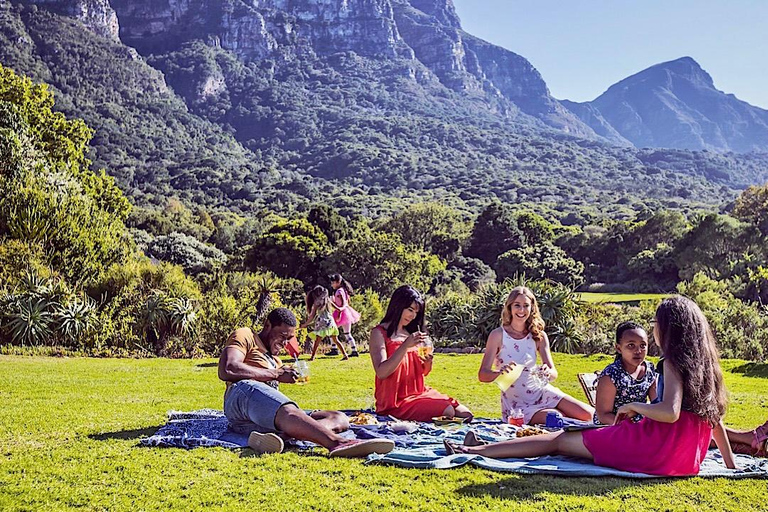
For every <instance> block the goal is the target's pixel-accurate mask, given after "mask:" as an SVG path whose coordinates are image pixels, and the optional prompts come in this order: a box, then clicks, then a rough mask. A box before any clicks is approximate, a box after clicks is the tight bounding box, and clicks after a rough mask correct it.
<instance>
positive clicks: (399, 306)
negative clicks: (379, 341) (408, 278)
mask: <svg viewBox="0 0 768 512" xmlns="http://www.w3.org/2000/svg"><path fill="white" fill-rule="evenodd" d="M414 302H415V303H416V304H418V305H419V312H418V313H416V318H414V319H413V320H412V321H411V323H409V324H408V325H406V326H405V330H406V331H408V332H410V333H414V332H416V331H420V330H424V299H423V298H422V297H421V294H420V293H419V292H418V291H416V288H414V287H413V286H409V285H407V284H405V285H403V286H401V287H400V288H398V289H397V290H395V293H393V294H392V298H391V299H389V305H388V306H387V312H386V314H385V315H384V319H383V320H382V321H381V323H382V324H386V323H387V322H389V325H388V326H387V336H388V337H390V338H391V337H392V335H393V334H395V331H396V330H397V326H398V324H399V323H400V317H402V316H403V311H404V310H406V309H407V308H408V307H410V305H411V304H413V303H414Z"/></svg>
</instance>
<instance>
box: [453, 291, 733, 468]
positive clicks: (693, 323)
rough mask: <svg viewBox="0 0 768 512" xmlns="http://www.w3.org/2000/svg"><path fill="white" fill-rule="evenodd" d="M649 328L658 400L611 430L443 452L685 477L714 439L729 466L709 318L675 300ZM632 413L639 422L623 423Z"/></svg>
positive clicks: (636, 407) (636, 405)
mask: <svg viewBox="0 0 768 512" xmlns="http://www.w3.org/2000/svg"><path fill="white" fill-rule="evenodd" d="M654 324H655V325H654V330H653V336H654V339H655V341H656V343H657V344H658V345H659V347H660V348H661V350H662V351H663V353H664V358H665V362H664V373H665V375H664V391H663V397H662V399H661V401H660V402H658V403H655V404H647V403H641V402H633V403H629V404H626V405H622V406H621V407H619V409H618V410H617V411H616V420H615V422H614V424H613V426H610V427H603V428H600V429H594V430H586V431H583V432H564V431H558V432H553V433H550V434H544V435H538V436H531V437H524V438H520V439H513V440H510V441H502V442H500V443H493V444H487V445H481V446H467V445H466V444H464V445H454V444H452V443H450V442H446V443H445V445H446V450H447V451H448V452H449V453H455V452H461V453H476V454H478V455H483V456H486V457H493V458H506V457H537V456H541V455H552V454H559V455H570V456H574V457H583V458H586V459H593V460H594V462H595V464H597V465H600V466H607V467H612V468H616V469H620V470H623V471H630V472H633V473H646V474H651V475H663V476H684V475H695V474H697V473H698V472H699V467H700V464H701V461H702V460H703V459H704V457H705V455H706V453H707V448H708V446H709V441H710V439H711V438H712V437H713V435H714V439H715V442H716V444H717V447H718V448H719V449H720V452H721V453H722V456H723V461H724V462H725V465H726V466H727V467H729V468H731V469H735V467H736V465H735V463H734V459H733V452H732V451H731V445H730V444H729V442H728V437H727V435H726V432H725V426H724V425H723V420H722V418H723V415H724V414H725V409H726V391H725V385H724V383H723V374H722V371H721V370H720V360H719V357H718V354H717V346H716V344H715V338H714V335H713V334H712V331H711V329H710V328H709V324H708V323H707V319H706V318H705V317H704V314H703V313H702V312H701V309H699V307H698V306H697V305H696V303H695V302H693V301H692V300H690V299H687V298H685V297H680V296H675V297H671V298H669V299H665V300H664V301H663V302H662V303H661V305H660V306H659V308H658V309H657V310H656V319H655V321H654ZM638 414H639V415H642V416H643V419H642V420H640V421H639V422H637V423H635V422H632V421H629V420H630V419H631V418H633V417H634V416H637V415H638ZM470 434H471V436H470ZM474 440H476V435H475V434H474V432H470V433H468V434H467V438H465V443H467V442H469V441H474Z"/></svg>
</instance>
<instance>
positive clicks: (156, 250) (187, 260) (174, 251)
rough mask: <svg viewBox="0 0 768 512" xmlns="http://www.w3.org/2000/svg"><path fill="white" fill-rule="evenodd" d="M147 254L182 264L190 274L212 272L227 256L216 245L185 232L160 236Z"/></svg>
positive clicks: (151, 244) (149, 247) (153, 242)
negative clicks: (208, 243)
mask: <svg viewBox="0 0 768 512" xmlns="http://www.w3.org/2000/svg"><path fill="white" fill-rule="evenodd" d="M146 254H147V256H150V257H152V258H157V259H158V260H160V261H167V262H169V263H174V264H176V265H180V266H181V268H183V269H184V270H185V271H186V272H188V273H190V274H199V273H201V272H210V271H212V270H213V269H214V268H216V267H219V266H221V265H223V264H224V263H226V261H227V257H226V256H225V255H224V253H223V252H221V251H220V250H219V249H217V248H216V247H211V246H209V245H206V244H204V243H203V242H201V241H199V240H198V239H196V238H194V237H191V236H189V235H185V234H183V233H176V232H174V233H171V234H169V235H164V236H159V237H157V238H155V239H154V240H152V241H151V242H150V243H149V246H148V247H147V250H146Z"/></svg>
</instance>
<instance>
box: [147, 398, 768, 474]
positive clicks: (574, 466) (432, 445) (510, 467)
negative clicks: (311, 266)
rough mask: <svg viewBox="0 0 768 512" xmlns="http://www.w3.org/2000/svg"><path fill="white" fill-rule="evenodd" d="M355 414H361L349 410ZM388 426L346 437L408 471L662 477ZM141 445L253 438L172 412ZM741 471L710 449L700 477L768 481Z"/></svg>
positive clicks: (489, 434) (233, 443)
mask: <svg viewBox="0 0 768 512" xmlns="http://www.w3.org/2000/svg"><path fill="white" fill-rule="evenodd" d="M344 412H346V413H347V414H352V413H354V412H358V411H344ZM378 419H379V421H381V422H382V423H381V424H380V425H373V426H357V425H353V426H352V427H351V429H350V430H349V431H347V432H344V433H343V434H342V435H344V436H345V437H350V438H355V437H356V438H358V439H372V438H386V439H391V440H393V441H394V442H395V446H396V447H395V450H393V451H392V452H390V453H388V454H386V455H378V454H374V455H370V456H369V457H368V460H367V462H366V463H368V464H391V465H395V466H401V467H407V468H421V469H450V468H456V467H460V466H463V465H465V464H471V465H474V466H478V467H480V468H484V469H490V470H492V471H500V472H512V473H526V474H547V475H562V476H617V477H625V478H659V477H657V476H655V475H646V474H641V473H628V472H626V471H619V470H616V469H611V468H605V467H601V466H596V465H594V464H592V463H590V462H589V461H586V460H583V459H576V458H572V457H563V456H546V457H536V458H531V459H490V458H486V457H482V456H479V455H467V454H455V455H447V454H446V453H445V449H444V447H443V439H446V438H447V439H451V440H453V441H456V442H461V441H462V440H463V439H464V435H465V434H466V432H467V431H468V430H469V427H468V426H466V425H446V426H441V427H438V426H436V425H433V424H431V423H419V424H417V428H416V430H415V431H413V432H410V433H404V432H394V431H393V430H392V429H391V428H390V426H389V424H387V423H386V421H387V420H388V419H389V418H387V417H381V416H379V417H378ZM471 429H472V430H473V431H474V432H475V433H476V434H477V435H478V437H480V438H481V439H484V440H486V441H491V442H493V441H502V440H504V439H509V438H510V437H513V436H514V432H515V429H516V427H513V426H511V425H506V424H504V423H502V422H500V421H498V420H486V419H483V420H476V421H473V422H472V425H471ZM139 444H140V445H141V446H162V447H177V448H197V447H206V446H219V447H223V448H230V449H236V448H245V447H247V446H248V435H247V434H238V433H237V432H234V431H232V430H230V429H229V428H228V423H227V418H226V417H225V416H224V413H223V412H222V411H220V410H214V409H202V410H199V411H192V412H179V411H170V412H169V413H168V423H167V424H165V425H163V426H162V427H160V429H159V430H158V431H157V432H156V433H155V434H154V435H152V436H151V437H147V438H144V439H141V440H140V441H139ZM286 444H287V445H288V446H289V447H290V446H293V447H294V448H297V449H299V450H311V449H314V448H316V447H317V445H315V444H314V443H310V442H307V441H296V440H291V441H288V442H287V443H286ZM736 461H737V464H738V465H739V467H740V468H741V470H739V471H736V470H731V469H728V468H726V467H725V465H724V464H723V462H722V457H721V456H720V453H719V452H718V451H717V450H710V451H709V453H708V455H707V458H706V459H705V460H704V462H703V463H702V466H701V471H700V472H699V476H703V477H727V478H768V459H759V458H754V457H750V456H748V455H736Z"/></svg>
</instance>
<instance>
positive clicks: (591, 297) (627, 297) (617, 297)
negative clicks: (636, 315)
mask: <svg viewBox="0 0 768 512" xmlns="http://www.w3.org/2000/svg"><path fill="white" fill-rule="evenodd" d="M576 295H578V296H579V298H580V299H581V300H583V301H585V302H613V303H615V304H620V303H622V302H640V301H641V300H658V301H660V300H662V299H664V298H666V297H669V296H670V294H668V293H600V292H579V293H577V294H576Z"/></svg>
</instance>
